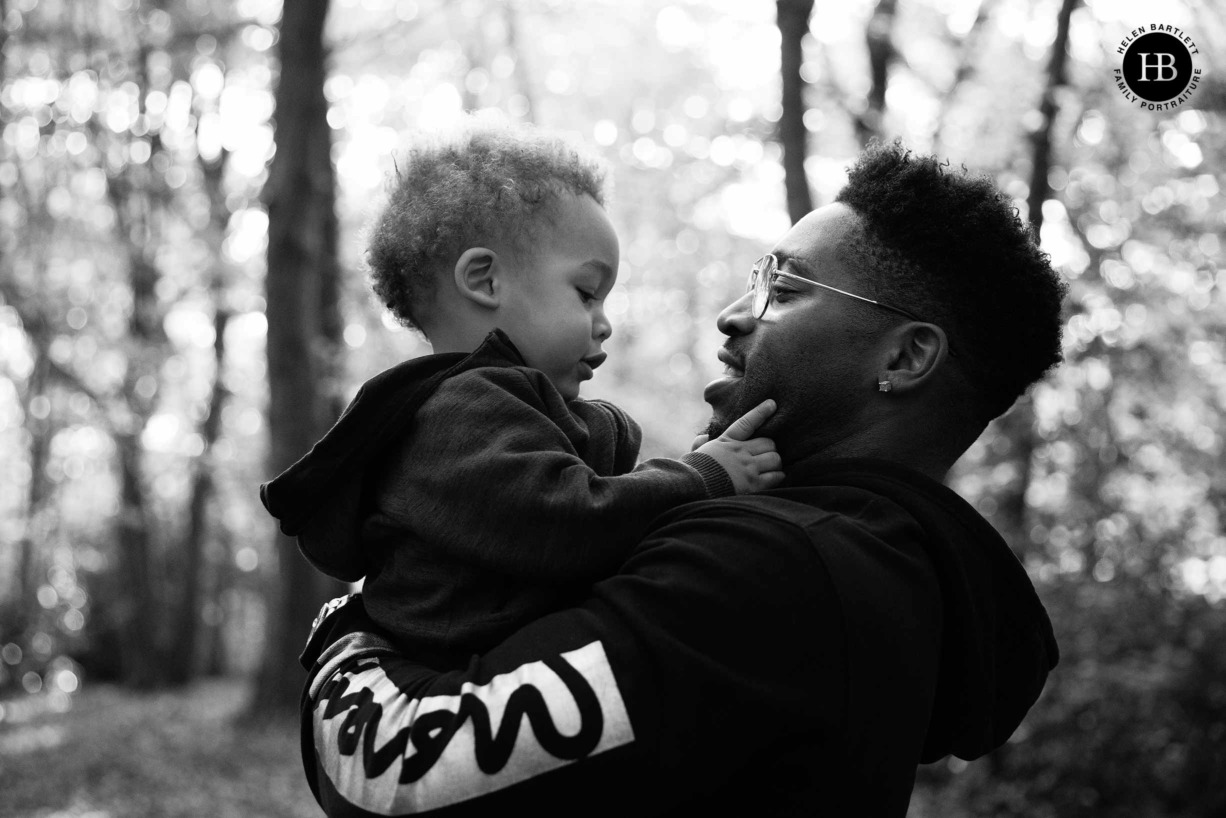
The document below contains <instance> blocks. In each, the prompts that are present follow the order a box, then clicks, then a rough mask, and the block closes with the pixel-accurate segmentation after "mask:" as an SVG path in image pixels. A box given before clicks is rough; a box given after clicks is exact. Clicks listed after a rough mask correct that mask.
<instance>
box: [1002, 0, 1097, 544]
mask: <svg viewBox="0 0 1226 818" xmlns="http://www.w3.org/2000/svg"><path fill="white" fill-rule="evenodd" d="M1077 2H1078V0H1064V2H1063V4H1062V5H1061V7H1060V15H1059V17H1058V18H1057V23H1056V41H1055V42H1054V43H1053V44H1052V53H1051V59H1050V60H1049V61H1048V66H1047V82H1046V87H1045V88H1044V90H1043V100H1042V103H1041V104H1040V107H1039V110H1040V111H1041V112H1042V114H1043V123H1042V125H1041V126H1040V127H1039V129H1038V130H1037V131H1035V133H1034V134H1033V135H1032V137H1031V145H1032V147H1033V152H1032V154H1031V175H1030V193H1029V196H1028V198H1027V202H1028V207H1029V211H1030V213H1029V218H1030V223H1031V225H1033V227H1034V232H1035V240H1036V241H1037V240H1038V238H1039V228H1040V227H1041V226H1042V224H1043V202H1044V201H1045V200H1046V199H1047V197H1048V195H1049V194H1050V193H1051V186H1050V185H1049V184H1048V181H1047V174H1048V170H1049V169H1050V166H1051V135H1052V126H1053V124H1054V121H1055V117H1056V94H1057V92H1058V89H1059V88H1060V87H1061V86H1062V85H1064V84H1065V83H1066V76H1065V66H1066V64H1067V58H1068V35H1069V18H1070V17H1071V15H1072V13H1073V8H1074V7H1075V6H1076V5H1077ZM997 423H998V424H999V428H1000V432H1001V434H1003V435H1005V436H1006V437H1007V438H1008V439H1009V442H1010V446H1009V456H1010V458H1011V459H1012V460H1013V461H1014V463H1016V467H1017V479H1016V480H1014V481H1013V482H1012V483H1011V484H1010V486H1009V487H1008V488H1007V489H1006V490H1005V491H1004V492H1003V494H1002V495H1001V497H1000V498H999V499H998V501H997V502H998V504H999V514H998V520H999V522H1000V527H1001V528H1002V531H1001V534H1002V535H1004V537H1005V540H1006V541H1008V542H1009V543H1010V545H1012V546H1013V547H1014V549H1015V550H1017V551H1018V552H1019V553H1020V552H1022V551H1024V550H1026V549H1028V548H1029V547H1030V539H1029V533H1030V522H1031V521H1030V513H1029V511H1030V510H1029V506H1028V505H1027V503H1026V492H1027V490H1028V489H1029V488H1030V481H1031V474H1032V472H1033V463H1034V451H1035V447H1036V446H1037V444H1038V440H1037V432H1036V431H1035V428H1034V423H1035V417H1034V405H1033V403H1032V401H1031V400H1030V398H1029V396H1025V397H1023V398H1022V399H1021V400H1019V401H1018V405H1016V406H1014V407H1013V409H1012V410H1011V411H1010V412H1009V413H1008V414H1007V415H1005V416H1004V417H1003V418H1001V419H1000V420H998V421H997Z"/></svg>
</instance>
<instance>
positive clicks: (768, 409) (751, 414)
mask: <svg viewBox="0 0 1226 818" xmlns="http://www.w3.org/2000/svg"><path fill="white" fill-rule="evenodd" d="M774 412H775V402H774V401H773V400H765V401H762V403H760V404H758V405H757V406H755V407H754V408H753V409H750V410H749V411H748V412H746V413H745V414H744V415H743V416H742V417H740V418H738V419H737V420H736V422H734V423H733V424H732V425H731V426H729V427H728V431H726V432H724V433H723V434H722V435H720V436H719V437H718V438H716V439H715V440H709V441H705V442H700V441H703V440H704V439H705V438H706V435H699V436H698V438H697V439H695V441H694V444H695V445H694V449H693V450H694V451H699V452H702V453H703V454H705V455H708V456H710V457H713V458H715V460H716V462H718V463H719V464H720V465H721V466H723V467H724V471H726V472H728V476H729V477H731V478H732V485H733V487H734V488H735V489H736V493H737V494H747V493H749V492H751V491H765V490H767V489H770V488H774V487H775V486H777V485H779V484H780V483H781V482H783V471H782V469H783V461H782V460H781V459H780V458H779V453H778V452H776V451H775V441H773V440H771V439H770V438H769V437H755V438H753V439H752V440H751V439H750V435H752V434H753V433H754V432H755V431H757V429H758V427H759V426H761V425H762V424H763V423H765V422H766V419H767V418H769V417H770V416H771V415H772V414H774Z"/></svg>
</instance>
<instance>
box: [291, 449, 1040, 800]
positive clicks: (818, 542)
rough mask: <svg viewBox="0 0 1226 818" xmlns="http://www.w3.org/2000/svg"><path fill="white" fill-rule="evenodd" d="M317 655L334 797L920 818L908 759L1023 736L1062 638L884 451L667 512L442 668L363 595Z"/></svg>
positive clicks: (316, 641) (1011, 569) (795, 471)
mask: <svg viewBox="0 0 1226 818" xmlns="http://www.w3.org/2000/svg"><path fill="white" fill-rule="evenodd" d="M325 613H326V614H327V615H326V616H321V619H320V621H318V622H317V625H316V627H315V628H314V630H313V634H312V638H311V640H310V641H309V643H308V645H307V649H306V652H305V653H304V655H303V663H304V665H305V666H306V667H307V668H308V669H310V671H311V680H310V682H309V688H308V691H307V693H306V694H305V695H304V699H303V711H302V714H303V760H304V763H305V765H306V769H307V775H308V779H309V780H310V782H311V785H312V788H313V789H314V791H315V793H316V796H317V797H318V798H319V800H320V803H321V804H322V805H323V806H324V808H325V810H326V811H327V812H328V814H329V815H332V816H350V815H353V816H368V815H375V814H378V815H403V814H410V813H415V812H419V811H428V810H435V809H437V810H439V811H440V812H439V814H444V815H469V814H472V815H486V814H495V813H496V812H497V813H500V812H503V811H510V812H509V813H508V814H510V813H513V812H515V811H516V810H518V809H531V810H532V813H533V814H534V815H542V814H545V815H552V814H558V815H562V814H568V815H569V814H576V815H626V814H635V815H638V814H647V815H655V814H677V815H690V814H693V815H699V814H701V815H707V814H717V815H725V814H726V815H829V816H898V817H899V818H901V816H904V815H905V814H906V811H907V804H908V800H909V798H910V792H911V788H912V786H913V784H914V776H915V769H916V765H917V764H919V763H921V762H928V761H934V760H936V759H939V758H941V757H942V756H945V755H947V754H950V753H953V754H956V755H958V756H960V757H962V758H966V759H971V758H976V757H978V756H980V755H983V754H984V753H986V752H988V751H989V750H991V749H993V748H994V747H997V746H999V745H1000V744H1001V743H1003V742H1004V741H1006V740H1007V739H1008V737H1009V736H1010V735H1011V734H1012V732H1013V731H1014V729H1015V728H1016V727H1017V725H1018V724H1019V723H1020V721H1021V719H1022V717H1023V716H1024V715H1025V713H1026V712H1027V710H1028V709H1029V708H1030V706H1031V705H1032V704H1033V703H1034V701H1035V699H1036V698H1037V697H1038V695H1039V693H1040V691H1041V690H1042V687H1043V684H1044V682H1045V680H1046V678H1047V674H1048V672H1049V670H1050V669H1051V668H1052V667H1054V666H1055V664H1056V661H1057V658H1058V651H1057V647H1056V643H1055V639H1054V637H1053V635H1052V629H1051V623H1050V622H1049V620H1048V618H1047V614H1046V612H1045V611H1044V609H1043V606H1042V604H1041V603H1040V602H1039V600H1038V597H1037V596H1036V594H1035V591H1034V587H1033V586H1032V584H1031V582H1030V580H1029V578H1028V577H1027V576H1026V573H1025V571H1024V570H1023V569H1022V567H1021V565H1020V564H1019V563H1018V561H1017V559H1016V558H1015V557H1014V556H1013V554H1012V553H1011V552H1010V551H1009V549H1008V548H1007V546H1006V545H1005V544H1004V542H1003V541H1002V540H1001V538H1000V537H999V535H998V534H996V532H995V531H993V530H992V528H991V527H990V526H989V525H988V524H987V523H986V522H985V521H984V520H983V518H982V517H980V516H979V515H978V514H977V513H976V512H975V511H974V510H973V509H972V508H971V507H970V506H969V505H967V504H966V503H965V502H964V501H963V500H962V499H960V498H959V497H958V496H957V495H956V494H954V493H953V492H952V491H950V490H949V489H948V488H946V487H944V486H942V485H940V484H939V483H937V482H935V481H933V480H931V479H929V478H927V477H924V476H923V475H920V474H918V473H917V472H914V471H912V470H910V469H907V468H904V467H901V466H898V465H896V464H891V463H887V462H884V461H876V460H867V459H862V460H844V461H837V462H833V463H827V464H811V465H806V464H803V463H800V464H792V465H790V466H789V486H788V487H786V488H781V489H778V490H775V491H772V492H768V493H765V494H758V495H748V496H742V497H736V498H729V499H724V500H712V501H703V502H698V503H691V504H689V505H687V506H683V507H681V508H678V509H675V510H673V511H671V512H669V513H667V514H665V515H663V516H662V517H661V518H660V519H659V520H657V522H656V524H655V526H654V527H653V529H652V530H651V532H650V533H649V534H648V536H647V538H646V539H645V540H644V541H643V542H642V543H641V544H640V546H639V547H638V548H637V549H636V550H635V552H634V553H633V554H632V555H631V557H630V559H629V561H628V562H627V563H626V564H625V566H624V567H623V568H622V571H621V572H620V573H619V574H618V575H617V576H615V577H612V578H611V579H607V580H604V581H602V582H600V583H598V584H597V585H596V586H595V588H594V589H593V591H592V593H591V596H590V597H589V598H588V600H587V601H585V602H584V603H583V604H582V605H580V606H579V607H577V608H574V609H569V610H565V611H561V612H558V613H556V614H553V615H551V616H549V617H546V618H544V619H541V620H538V621H536V622H534V623H533V624H531V625H529V626H527V627H525V628H523V629H521V630H520V631H518V632H517V633H516V634H514V635H513V636H511V637H510V638H509V639H507V640H506V641H504V642H503V643H501V644H500V645H499V646H497V647H496V648H494V649H492V650H490V651H488V652H486V653H485V654H484V655H481V656H474V657H473V658H472V660H471V661H470V662H468V663H467V664H466V665H465V666H463V667H457V668H455V669H452V670H450V671H448V672H438V671H437V670H435V669H430V668H427V667H425V666H423V665H419V664H415V663H414V662H413V661H412V657H405V656H401V655H398V654H396V653H395V652H394V651H393V650H392V649H391V648H390V645H389V643H387V642H386V641H384V640H382V639H381V638H380V637H379V636H378V635H377V633H376V632H375V631H376V629H375V628H374V626H373V625H372V624H371V622H370V620H369V618H367V617H366V615H365V612H364V611H363V608H362V604H361V598H360V596H357V597H349V598H346V599H345V600H344V604H341V605H340V606H339V607H335V608H334V609H330V610H327V611H325Z"/></svg>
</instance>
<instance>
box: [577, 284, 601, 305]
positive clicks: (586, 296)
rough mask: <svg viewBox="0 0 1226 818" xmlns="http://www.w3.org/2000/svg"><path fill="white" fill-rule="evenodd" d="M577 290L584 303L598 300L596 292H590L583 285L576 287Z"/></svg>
mask: <svg viewBox="0 0 1226 818" xmlns="http://www.w3.org/2000/svg"><path fill="white" fill-rule="evenodd" d="M575 292H577V293H579V300H580V301H582V302H583V303H584V304H591V303H592V302H594V301H596V300H597V298H596V294H595V293H593V292H588V291H587V290H585V289H583V288H582V287H576V288H575Z"/></svg>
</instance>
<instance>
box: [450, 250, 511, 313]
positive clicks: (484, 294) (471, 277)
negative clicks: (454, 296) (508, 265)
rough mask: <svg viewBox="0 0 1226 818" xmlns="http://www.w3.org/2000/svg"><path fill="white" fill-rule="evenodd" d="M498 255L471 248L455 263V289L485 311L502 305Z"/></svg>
mask: <svg viewBox="0 0 1226 818" xmlns="http://www.w3.org/2000/svg"><path fill="white" fill-rule="evenodd" d="M499 267H500V265H499V262H498V254H497V253H495V252H494V251H493V250H490V249H488V248H485V247H470V248H468V249H467V250H465V251H464V252H463V253H462V254H461V255H460V258H459V260H457V261H456V263H455V287H456V290H457V291H458V292H459V293H460V295H462V296H463V297H464V298H467V299H468V300H469V301H472V302H473V303H474V304H476V305H478V306H480V307H484V308H485V309H488V310H492V309H497V308H498V306H499V305H500V304H501V303H502V292H501V283H502V282H501V281H499V273H500V269H499Z"/></svg>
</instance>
